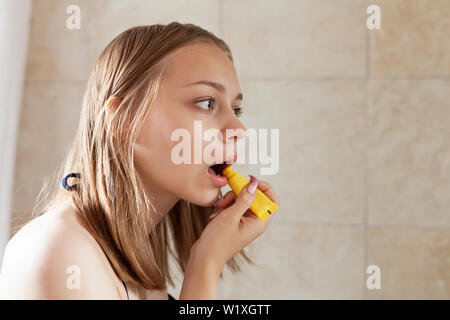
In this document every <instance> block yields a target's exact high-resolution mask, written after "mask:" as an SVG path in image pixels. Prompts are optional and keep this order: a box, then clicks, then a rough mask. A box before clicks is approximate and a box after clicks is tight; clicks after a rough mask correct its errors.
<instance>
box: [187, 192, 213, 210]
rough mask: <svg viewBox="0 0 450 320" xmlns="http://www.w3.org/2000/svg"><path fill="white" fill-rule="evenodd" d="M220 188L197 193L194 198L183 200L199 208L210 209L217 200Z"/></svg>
mask: <svg viewBox="0 0 450 320" xmlns="http://www.w3.org/2000/svg"><path fill="white" fill-rule="evenodd" d="M219 191H220V188H209V189H208V190H204V191H201V192H198V193H197V194H196V195H195V196H192V197H186V198H184V199H185V200H186V201H188V202H190V203H192V204H195V205H197V206H200V207H210V206H212V205H213V204H214V202H216V200H217V199H218V198H219Z"/></svg>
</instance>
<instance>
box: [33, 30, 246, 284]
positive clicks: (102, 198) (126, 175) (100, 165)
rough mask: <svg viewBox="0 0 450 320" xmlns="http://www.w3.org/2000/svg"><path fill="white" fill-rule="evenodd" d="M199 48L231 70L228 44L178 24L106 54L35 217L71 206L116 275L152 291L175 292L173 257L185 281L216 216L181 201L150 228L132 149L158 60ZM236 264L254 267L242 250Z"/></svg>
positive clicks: (133, 33) (153, 90)
mask: <svg viewBox="0 0 450 320" xmlns="http://www.w3.org/2000/svg"><path fill="white" fill-rule="evenodd" d="M199 42H201V43H210V44H213V45H216V46H217V47H219V48H220V49H222V50H223V52H224V53H225V54H226V55H227V56H228V58H229V59H230V60H231V61H232V62H233V57H232V55H231V51H230V49H229V47H228V46H227V45H226V43H225V42H224V41H223V40H221V39H219V38H217V37H216V36H215V35H213V34H212V33H210V32H208V31H206V30H204V29H202V28H200V27H198V26H196V25H193V24H181V23H178V22H172V23H170V24H167V25H161V24H156V25H151V26H137V27H133V28H130V29H128V30H126V31H124V32H123V33H121V34H119V35H118V36H117V37H116V38H114V39H113V40H112V41H111V42H110V43H109V44H108V45H107V46H106V48H105V49H104V50H103V51H102V53H101V54H100V56H99V57H98V59H97V61H96V64H95V66H94V68H93V70H92V73H91V75H90V77H89V80H88V84H87V88H86V92H85V95H84V98H83V106H82V111H81V117H80V122H79V126H78V129H77V132H76V136H75V139H74V141H73V144H72V146H71V148H70V151H69V152H68V154H67V156H66V158H65V160H64V162H63V164H62V165H61V167H60V168H59V170H58V172H57V174H56V175H55V178H54V179H53V182H51V183H49V182H47V180H46V181H45V182H44V186H43V188H42V190H41V192H40V194H39V196H38V199H37V202H36V204H35V207H34V209H33V212H32V215H31V219H32V218H34V217H35V216H36V215H37V214H38V213H40V212H43V211H48V210H50V209H52V208H54V207H55V206H57V205H58V204H60V203H62V202H63V201H65V200H68V199H70V198H71V200H72V202H73V204H74V207H75V212H76V216H77V219H78V220H79V221H80V223H81V224H82V226H83V227H84V228H86V230H88V231H89V233H90V234H91V235H92V236H93V237H94V238H95V239H96V240H97V242H98V243H99V245H100V246H101V248H102V249H103V251H104V252H105V254H106V256H107V258H108V260H109V262H110V263H111V265H112V267H113V269H114V271H115V273H116V275H117V276H118V277H119V278H120V279H121V280H124V281H126V282H130V283H132V284H134V285H137V286H141V287H144V288H147V289H158V290H159V289H164V288H166V283H167V282H168V283H169V284H170V285H174V282H173V278H172V276H171V271H170V268H169V261H168V258H169V254H171V255H172V256H173V257H174V258H175V261H176V262H177V264H178V266H179V267H180V269H181V271H182V272H183V274H184V272H185V267H186V264H187V261H188V258H189V250H190V248H191V246H192V244H193V243H194V242H195V241H196V240H197V239H198V238H199V237H200V234H201V233H202V231H203V229H204V228H205V226H206V225H207V223H208V221H209V215H210V214H211V212H212V209H213V208H212V207H200V206H197V205H194V204H192V203H189V202H187V201H185V200H180V201H178V202H177V203H176V205H175V206H174V207H173V208H172V210H170V212H169V213H168V214H167V215H165V216H164V218H163V219H162V220H161V222H160V223H157V224H155V223H153V218H152V216H154V215H153V214H150V213H151V212H152V210H153V205H152V201H151V200H150V199H149V198H148V196H147V195H146V193H145V192H144V191H143V190H144V187H143V183H142V181H141V179H140V177H139V175H138V173H137V171H136V168H135V165H134V159H133V142H134V141H135V140H136V137H137V134H138V132H139V128H140V127H141V125H142V122H143V120H144V119H145V117H146V115H147V114H148V112H149V109H150V107H151V105H152V103H153V102H154V101H155V100H156V97H157V94H158V89H159V85H160V80H161V77H162V75H163V74H164V64H163V63H160V61H161V59H162V58H164V57H165V56H167V55H168V54H169V53H170V52H172V51H173V50H175V49H178V48H180V47H182V46H186V45H190V44H194V43H199ZM71 172H77V173H80V174H81V178H80V179H77V180H76V183H77V187H76V188H75V189H74V190H72V191H67V190H65V189H63V188H62V187H61V184H60V181H61V179H62V177H63V176H64V175H66V174H68V173H71ZM47 190H49V191H47ZM220 196H222V194H220ZM169 241H171V242H170V243H169ZM239 258H242V259H243V260H244V261H246V262H247V263H249V264H253V262H252V261H251V260H250V259H249V258H248V256H247V255H246V253H245V252H244V251H243V250H241V251H240V252H238V253H237V254H236V255H235V256H234V257H233V258H231V259H230V260H229V261H228V262H227V266H228V267H229V269H230V270H231V271H232V272H238V271H240V263H239V262H240V261H239V260H240V259H239ZM221 277H222V274H221Z"/></svg>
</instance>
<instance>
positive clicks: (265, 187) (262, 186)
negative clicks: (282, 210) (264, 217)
mask: <svg viewBox="0 0 450 320" xmlns="http://www.w3.org/2000/svg"><path fill="white" fill-rule="evenodd" d="M258 189H259V190H261V191H262V192H263V193H264V194H265V195H266V196H268V197H269V199H270V200H272V201H273V202H275V203H276V205H277V206H280V197H279V196H278V194H277V193H276V192H275V191H274V190H273V187H272V186H271V185H270V184H269V183H268V182H267V181H264V180H259V185H258Z"/></svg>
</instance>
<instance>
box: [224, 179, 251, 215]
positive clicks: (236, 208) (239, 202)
mask: <svg viewBox="0 0 450 320" xmlns="http://www.w3.org/2000/svg"><path fill="white" fill-rule="evenodd" d="M258 182H259V181H258V179H256V178H255V177H251V180H250V182H249V183H248V184H247V185H246V186H245V187H243V188H242V190H241V192H240V193H239V195H238V196H237V198H236V200H235V202H234V204H233V205H232V206H230V207H229V208H228V209H231V211H232V214H233V216H234V218H235V219H236V220H238V221H239V220H240V219H241V217H242V216H243V215H244V214H245V212H246V211H247V210H248V209H249V208H250V206H251V205H252V203H253V201H254V200H255V195H256V188H257V187H258ZM249 188H250V189H251V188H252V189H253V193H251V192H250V190H249ZM228 209H227V210H228Z"/></svg>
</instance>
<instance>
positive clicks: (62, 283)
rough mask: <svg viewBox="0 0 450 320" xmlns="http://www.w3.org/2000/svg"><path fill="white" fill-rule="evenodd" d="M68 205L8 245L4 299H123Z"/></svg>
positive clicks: (0, 280) (1, 283) (0, 274)
mask: <svg viewBox="0 0 450 320" xmlns="http://www.w3.org/2000/svg"><path fill="white" fill-rule="evenodd" d="M70 210H73V208H72V207H71V206H70V205H63V206H60V207H58V208H55V209H53V210H51V211H48V212H46V213H44V214H43V215H42V216H39V217H37V218H35V219H34V220H33V221H31V222H29V223H28V224H26V225H25V226H24V227H22V229H20V230H19V231H18V232H17V233H16V234H15V235H14V237H12V238H11V239H10V241H9V242H8V244H7V246H6V249H5V252H4V257H3V263H2V267H1V271H0V299H119V298H120V297H119V293H118V290H117V283H116V282H117V279H116V281H114V279H113V277H112V276H111V272H110V271H109V270H108V268H107V266H105V258H104V257H102V252H101V249H99V248H100V247H99V246H98V245H96V244H95V240H93V238H92V236H90V235H89V233H88V232H87V230H85V229H84V228H83V227H82V226H81V225H79V224H78V222H77V220H76V218H75V216H74V215H73V211H72V212H71V211H70Z"/></svg>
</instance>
